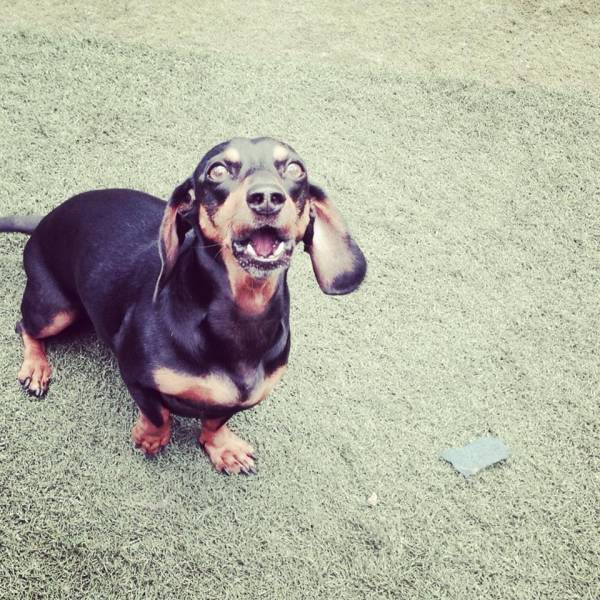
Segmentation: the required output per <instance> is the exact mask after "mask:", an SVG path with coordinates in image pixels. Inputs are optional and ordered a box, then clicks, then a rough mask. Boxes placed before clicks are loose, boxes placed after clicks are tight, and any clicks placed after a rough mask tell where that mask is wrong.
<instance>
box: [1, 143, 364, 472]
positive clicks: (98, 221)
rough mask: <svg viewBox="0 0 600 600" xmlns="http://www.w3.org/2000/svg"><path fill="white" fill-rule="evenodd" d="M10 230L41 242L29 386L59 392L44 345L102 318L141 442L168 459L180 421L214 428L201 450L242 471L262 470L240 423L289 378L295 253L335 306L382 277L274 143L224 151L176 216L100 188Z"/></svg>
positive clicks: (31, 270)
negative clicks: (235, 421) (370, 273)
mask: <svg viewBox="0 0 600 600" xmlns="http://www.w3.org/2000/svg"><path fill="white" fill-rule="evenodd" d="M0 231H21V232H23V233H31V238H30V239H29V240H28V242H27V245H26V246H25V252H24V266H25V271H26V273H27V285H26V287H25V292H24V295H23V301H22V304H21V312H22V315H23V319H22V320H21V321H20V322H19V323H18V324H17V332H18V333H20V334H21V336H22V337H23V342H24V344H25V356H24V361H23V366H22V367H21V370H20V371H19V374H18V378H19V381H20V382H21V384H22V386H23V387H24V389H25V390H26V391H27V392H28V393H29V394H32V395H36V396H41V395H43V394H44V393H45V392H46V390H47V388H48V383H49V381H50V374H51V369H50V365H49V364H48V360H47V357H46V354H45V351H44V344H43V342H42V340H43V339H45V338H48V337H51V336H53V335H56V334H58V333H59V332H61V331H63V330H64V329H65V328H66V327H68V326H69V325H71V323H73V322H74V321H75V320H76V319H77V318H78V317H80V316H84V315H86V316H87V317H88V318H89V319H90V320H91V322H92V324H93V326H94V328H95V330H96V332H97V333H98V335H99V336H100V338H101V339H102V340H104V341H105V342H106V343H107V344H108V345H109V346H110V347H111V349H112V350H113V351H114V352H115V354H116V356H117V359H118V363H119V368H120V371H121V375H122V377H123V379H124V381H125V384H126V385H127V389H128V390H129V392H130V394H131V396H132V397H133V399H134V400H135V402H136V404H137V405H138V407H139V411H140V413H139V417H138V419H137V422H136V423H135V425H134V427H133V430H132V436H133V440H134V442H135V444H136V445H137V446H138V447H140V448H141V449H142V450H143V451H144V452H145V453H146V454H148V455H152V454H155V453H156V452H158V451H159V450H160V449H161V448H162V447H163V446H165V445H166V444H167V443H168V442H169V438H170V435H171V427H170V421H171V417H170V415H171V413H174V414H177V415H183V416H188V417H198V418H200V419H201V422H202V426H201V430H200V435H199V442H200V444H201V445H202V447H203V448H204V450H205V451H206V453H207V454H208V456H209V458H210V460H211V462H212V464H213V465H214V466H215V468H216V469H217V470H218V471H220V472H223V473H227V474H229V473H251V472H254V469H255V465H254V460H253V456H254V450H253V449H252V448H251V447H250V445H249V444H247V443H246V442H244V441H243V440H241V439H240V438H239V437H237V436H236V435H235V434H234V433H233V432H232V431H231V430H230V429H229V428H228V427H227V425H226V422H227V421H228V419H229V418H230V417H231V416H232V415H234V414H235V413H236V412H238V411H240V410H245V409H247V408H250V407H252V406H255V405H256V404H258V403H259V402H260V401H261V400H263V399H264V398H265V397H266V396H267V394H269V392H270V391H271V390H272V389H273V387H274V386H275V384H276V383H277V381H278V380H279V379H280V378H281V376H282V374H283V372H284V370H285V368H286V364H287V360H288V354H289V349H290V330H289V291H288V286H287V269H288V267H289V264H290V258H291V255H292V253H293V251H294V248H295V246H296V245H297V244H298V243H299V242H303V243H304V248H305V250H306V251H307V252H308V253H309V255H310V257H311V260H312V266H313V270H314V273H315V276H316V278H317V281H318V283H319V286H320V287H321V289H322V290H323V291H324V292H325V293H327V294H346V293H348V292H351V291H353V290H354V289H356V288H357V287H358V285H359V284H360V283H361V281H362V280H363V278H364V276H365V272H366V261H365V258H364V255H363V253H362V252H361V250H360V249H359V247H358V246H357V244H356V243H355V242H354V240H353V239H352V237H351V236H350V234H349V232H348V230H347V228H346V227H345V225H344V222H343V220H342V218H341V216H340V214H339V213H338V211H337V210H336V209H335V207H334V206H333V205H332V203H331V201H330V200H329V199H328V198H327V197H326V195H325V194H324V192H323V191H322V190H321V189H320V188H318V187H317V186H315V185H313V184H311V183H310V182H309V179H308V175H307V172H306V167H305V165H304V162H303V161H302V159H301V158H300V157H299V156H298V154H296V152H295V151H294V150H293V149H292V148H291V147H290V146H289V145H287V144H284V143H282V142H279V141H276V140H273V139H270V138H257V139H244V138H236V139H233V140H230V141H229V142H225V143H222V144H219V145H218V146H215V147H214V148H213V149H212V150H210V151H209V152H208V153H207V154H206V155H205V156H204V158H202V160H201V161H200V163H199V164H198V166H197V167H196V169H195V171H194V173H193V175H192V176H191V177H190V178H189V179H186V180H185V181H184V182H183V183H182V184H180V185H179V186H178V187H177V188H175V190H174V192H173V194H172V196H171V198H170V200H169V201H168V202H167V203H165V202H164V201H162V200H160V199H158V198H155V197H153V196H150V195H148V194H145V193H143V192H138V191H134V190H128V189H112V190H96V191H89V192H85V193H82V194H79V195H77V196H74V197H73V198H71V199H69V200H67V201H66V202H64V203H63V204H61V205H60V206H58V207H57V208H56V209H54V210H53V211H52V212H50V213H49V214H48V215H47V216H45V217H44V218H41V219H39V218H36V217H8V218H4V219H1V220H0Z"/></svg>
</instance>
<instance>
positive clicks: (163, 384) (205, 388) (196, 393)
mask: <svg viewBox="0 0 600 600" xmlns="http://www.w3.org/2000/svg"><path fill="white" fill-rule="evenodd" d="M286 368H287V367H286V365H283V366H281V367H279V368H278V369H276V370H275V371H273V373H271V374H270V375H268V376H267V377H265V378H264V379H261V380H260V381H259V382H258V383H257V385H256V386H254V389H253V390H252V391H251V392H250V395H249V396H248V398H246V400H244V401H241V398H240V391H239V389H238V388H237V386H236V385H235V383H233V381H232V380H231V379H230V378H229V377H227V375H220V374H216V373H211V374H210V375H205V376H202V377H199V376H197V375H187V374H186V373H180V372H178V371H173V370H172V369H168V368H166V367H162V368H160V369H156V370H155V371H154V373H153V376H154V382H155V383H156V387H157V388H158V390H159V391H160V392H162V393H163V394H168V395H169V396H175V397H176V398H183V399H185V400H190V401H192V402H198V403H202V404H208V405H213V406H225V407H232V408H234V407H244V408H249V407H251V406H255V405H256V404H258V403H259V402H262V401H263V400H264V399H265V398H266V397H267V396H268V395H269V394H270V393H271V391H272V390H273V388H274V387H275V386H276V385H277V382H278V381H279V380H280V379H281V377H282V376H283V374H284V372H285V370H286Z"/></svg>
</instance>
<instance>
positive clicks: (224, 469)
mask: <svg viewBox="0 0 600 600" xmlns="http://www.w3.org/2000/svg"><path fill="white" fill-rule="evenodd" d="M221 473H223V475H231V471H230V470H229V469H228V468H227V467H223V469H222V470H221Z"/></svg>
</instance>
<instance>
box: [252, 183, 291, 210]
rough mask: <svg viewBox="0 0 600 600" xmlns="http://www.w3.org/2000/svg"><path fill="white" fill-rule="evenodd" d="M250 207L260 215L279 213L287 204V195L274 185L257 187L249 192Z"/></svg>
mask: <svg viewBox="0 0 600 600" xmlns="http://www.w3.org/2000/svg"><path fill="white" fill-rule="evenodd" d="M246 201H247V202H248V206H249V207H250V208H251V209H252V210H253V211H254V212H255V213H257V214H259V215H272V214H275V213H278V212H279V211H280V210H281V207H282V206H283V204H284V203H285V194H284V193H283V192H282V191H281V190H280V189H279V188H277V187H275V186H273V185H256V186H253V187H251V188H250V189H249V190H248V194H247V196H246Z"/></svg>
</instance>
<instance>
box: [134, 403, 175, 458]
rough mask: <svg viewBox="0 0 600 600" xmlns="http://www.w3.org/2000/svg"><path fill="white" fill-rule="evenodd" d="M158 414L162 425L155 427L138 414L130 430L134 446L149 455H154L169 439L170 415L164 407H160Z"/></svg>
mask: <svg viewBox="0 0 600 600" xmlns="http://www.w3.org/2000/svg"><path fill="white" fill-rule="evenodd" d="M160 414H161V416H162V418H163V424H162V425H161V426H160V427H156V425H154V424H153V423H152V422H151V421H150V420H148V418H147V417H146V416H144V414H143V413H141V412H140V414H139V415H138V419H137V421H136V423H135V425H134V426H133V428H132V430H131V437H132V439H133V442H134V444H135V445H136V446H137V447H138V448H141V449H142V450H143V451H144V452H145V453H146V454H149V455H152V454H156V453H157V452H158V451H159V450H160V449H161V448H163V447H164V446H166V445H167V444H168V443H169V440H170V439H171V413H170V412H169V411H168V409H166V408H165V407H161V408H160Z"/></svg>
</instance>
